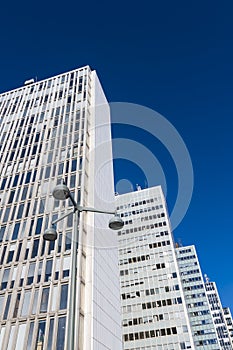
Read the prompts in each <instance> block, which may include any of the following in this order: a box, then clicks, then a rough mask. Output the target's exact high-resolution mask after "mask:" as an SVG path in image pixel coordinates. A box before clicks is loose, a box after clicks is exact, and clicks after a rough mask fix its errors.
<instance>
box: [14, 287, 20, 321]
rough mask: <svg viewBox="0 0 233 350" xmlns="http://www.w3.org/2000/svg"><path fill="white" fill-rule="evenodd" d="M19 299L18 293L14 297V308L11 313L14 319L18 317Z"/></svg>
mask: <svg viewBox="0 0 233 350" xmlns="http://www.w3.org/2000/svg"><path fill="white" fill-rule="evenodd" d="M20 297H21V293H18V294H17V296H16V301H15V307H14V311H13V317H14V318H15V317H17V316H18V311H19V302H20Z"/></svg>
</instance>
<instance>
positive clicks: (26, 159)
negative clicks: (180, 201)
mask: <svg viewBox="0 0 233 350" xmlns="http://www.w3.org/2000/svg"><path fill="white" fill-rule="evenodd" d="M111 152H112V150H111V131H110V113H109V107H108V104H107V101H106V99H105V97H104V93H103V91H102V88H101V85H100V83H99V81H98V78H97V75H96V72H95V71H91V69H90V68H89V67H88V66H86V67H83V68H80V69H75V70H73V71H70V72H67V73H64V74H60V75H57V76H55V77H51V78H48V79H45V80H43V81H38V82H36V83H33V82H31V83H30V84H28V85H25V86H23V87H20V88H18V89H15V90H12V91H8V92H6V93H3V94H1V95H0V160H1V162H0V175H1V178H0V264H1V270H0V348H1V350H13V349H16V350H21V349H25V350H26V349H27V350H31V349H40V350H42V349H44V350H45V349H46V350H65V349H66V341H67V337H69V330H68V329H67V315H68V313H69V310H68V309H67V305H68V303H67V299H68V298H69V281H70V248H71V239H72V233H73V220H72V217H69V218H67V219H65V220H63V221H61V222H60V223H58V224H57V230H58V232H59V235H58V239H57V241H55V242H51V243H48V242H46V243H45V241H44V240H43V237H42V234H43V231H44V230H45V229H46V228H47V227H49V225H51V222H52V221H54V220H56V219H57V218H58V217H60V216H61V215H62V214H64V213H65V211H66V209H67V207H69V206H70V204H71V203H68V201H64V202H62V203H60V202H58V201H56V200H54V198H53V197H52V195H51V192H52V189H53V187H54V186H55V185H56V184H58V183H61V182H62V181H63V180H65V182H66V183H67V185H68V187H69V188H70V190H71V193H72V195H73V196H74V198H75V199H76V200H78V201H80V203H81V204H83V205H88V206H95V207H96V208H97V209H105V210H112V209H113V208H114V187H113V170H112V153H111ZM106 160H107V162H106ZM109 218H110V216H109V215H105V214H91V213H81V214H80V218H79V247H78V253H77V261H78V271H77V276H78V279H79V280H80V283H79V285H78V290H77V318H76V327H75V328H76V332H75V339H76V345H75V348H76V349H80V350H83V349H85V350H107V349H108V350H119V349H121V348H122V340H121V321H120V293H119V283H118V281H119V277H118V266H117V263H118V258H117V237H116V234H114V233H113V232H112V231H111V230H110V229H108V228H107V227H108V219H109Z"/></svg>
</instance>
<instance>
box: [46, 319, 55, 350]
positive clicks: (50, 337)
mask: <svg viewBox="0 0 233 350" xmlns="http://www.w3.org/2000/svg"><path fill="white" fill-rule="evenodd" d="M53 327H54V319H53V318H52V319H51V320H50V324H49V336H48V344H47V350H52V345H53Z"/></svg>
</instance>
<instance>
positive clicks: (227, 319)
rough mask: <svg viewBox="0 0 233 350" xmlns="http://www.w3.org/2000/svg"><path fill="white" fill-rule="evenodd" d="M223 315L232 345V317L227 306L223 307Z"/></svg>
mask: <svg viewBox="0 0 233 350" xmlns="http://www.w3.org/2000/svg"><path fill="white" fill-rule="evenodd" d="M223 316H224V319H225V323H226V325H227V328H228V332H229V335H230V339H231V345H232V346H233V319H232V315H231V310H230V309H229V307H224V308H223Z"/></svg>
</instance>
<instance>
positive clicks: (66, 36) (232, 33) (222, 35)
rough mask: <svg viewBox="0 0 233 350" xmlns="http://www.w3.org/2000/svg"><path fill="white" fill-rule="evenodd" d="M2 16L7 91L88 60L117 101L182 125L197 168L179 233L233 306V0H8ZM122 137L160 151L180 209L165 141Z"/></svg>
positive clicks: (121, 174) (129, 175)
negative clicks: (32, 0)
mask: <svg viewBox="0 0 233 350" xmlns="http://www.w3.org/2000/svg"><path fill="white" fill-rule="evenodd" d="M0 16H1V20H0V29H1V38H0V42H1V65H0V91H1V92H3V91H6V90H9V89H12V88H15V87H18V86H21V85H22V84H23V82H24V81H25V80H27V79H30V78H32V77H37V78H38V80H41V79H43V78H46V77H49V76H52V75H55V74H59V73H62V72H64V71H68V70H70V69H73V68H76V67H80V66H82V65H87V64H89V65H90V66H91V67H92V68H93V69H96V70H97V73H98V75H99V77H100V80H101V82H102V85H103V87H104V90H105V93H106V96H107V98H108V100H109V101H111V102H113V101H121V102H130V103H135V104H139V105H142V106H146V107H149V108H151V109H153V110H155V111H157V112H159V113H160V114H161V115H163V116H164V117H165V118H166V119H167V120H169V121H170V122H171V123H172V124H173V126H174V127H175V128H176V130H177V131H178V132H179V134H180V135H181V137H182V139H183V140H184V142H185V144H186V146H187V148H188V150H189V153H190V157H191V159H192V164H193V169H194V191H193V197H192V201H191V204H190V206H189V210H188V212H187V214H186V216H185V217H184V219H183V221H182V223H181V224H180V225H179V226H178V227H177V228H176V229H175V231H174V235H175V238H176V240H180V241H182V243H183V245H186V244H195V245H196V247H197V251H198V253H199V258H200V262H201V266H202V270H203V272H204V273H207V274H208V275H209V277H210V279H211V280H215V281H216V282H217V285H218V287H219V292H220V296H221V298H222V302H223V304H224V305H229V306H230V307H231V309H232V310H233V299H232V295H233V272H232V249H233V235H232V234H233V232H232V197H233V190H232V188H233V187H232V178H233V176H232V175H233V165H232V149H233V141H232V132H233V122H232V120H233V119H232V112H233V103H232V93H233V66H232V62H233V24H232V17H233V3H232V1H230V0H229V1H224V0H223V1H221V3H220V2H217V1H200V0H197V1H183V0H181V1H176V2H174V1H166V0H165V1H144V2H143V3H138V4H137V3H135V2H133V1H128V2H126V1H121V0H120V1H118V2H115V3H113V4H111V3H110V2H109V1H102V2H93V1H89V2H88V3H85V2H82V3H79V2H78V1H68V2H66V3H64V2H60V1H56V2H55V1H50V2H48V1H47V2H45V1H43V0H42V1H40V2H39V3H38V4H36V3H32V2H27V1H26V2H15V3H12V2H9V3H6V2H4V4H2V6H1V15H0ZM113 136H114V137H115V138H117V137H122V138H128V139H135V140H137V142H139V143H140V144H143V145H145V147H147V148H148V149H150V150H151V151H152V152H153V153H154V154H155V155H156V157H157V159H158V160H159V161H160V163H161V165H162V168H163V171H164V173H165V175H166V181H167V201H168V207H169V210H171V209H172V207H173V205H174V202H175V198H176V194H177V179H176V176H175V175H174V174H175V168H174V164H173V163H172V159H171V157H170V156H169V154H168V152H166V150H165V148H164V147H163V145H161V144H159V143H158V142H157V141H156V140H152V139H150V135H148V134H146V133H145V132H144V131H140V130H136V129H135V128H133V127H129V128H123V127H122V128H121V127H119V126H114V127H113ZM115 170H116V182H117V181H119V180H120V179H123V178H126V179H128V180H129V181H130V182H131V183H132V184H135V185H136V183H139V184H141V185H142V187H144V184H145V174H143V171H141V170H140V169H138V168H137V167H136V166H135V164H133V163H130V162H129V161H126V160H116V161H115ZM142 170H143V169H142ZM173 175H174V176H173ZM155 183H156V179H155Z"/></svg>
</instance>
